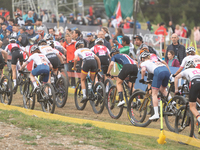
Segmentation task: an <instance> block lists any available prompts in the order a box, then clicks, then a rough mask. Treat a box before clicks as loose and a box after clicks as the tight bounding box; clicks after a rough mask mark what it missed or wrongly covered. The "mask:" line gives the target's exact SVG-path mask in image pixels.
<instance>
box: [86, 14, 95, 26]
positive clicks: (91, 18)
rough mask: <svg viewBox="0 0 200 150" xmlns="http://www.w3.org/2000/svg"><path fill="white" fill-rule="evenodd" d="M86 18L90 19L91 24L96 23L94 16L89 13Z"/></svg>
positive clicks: (89, 23)
mask: <svg viewBox="0 0 200 150" xmlns="http://www.w3.org/2000/svg"><path fill="white" fill-rule="evenodd" d="M86 19H87V20H88V25H89V26H91V25H94V17H93V16H90V15H87V16H86Z"/></svg>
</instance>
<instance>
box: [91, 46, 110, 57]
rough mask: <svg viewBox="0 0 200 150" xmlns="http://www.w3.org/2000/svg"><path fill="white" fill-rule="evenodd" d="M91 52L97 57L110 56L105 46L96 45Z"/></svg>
mask: <svg viewBox="0 0 200 150" xmlns="http://www.w3.org/2000/svg"><path fill="white" fill-rule="evenodd" d="M90 50H91V51H92V52H94V53H95V54H96V55H97V56H108V54H110V51H109V49H108V48H107V47H106V46H104V45H95V46H94V47H92V48H91V49H90Z"/></svg>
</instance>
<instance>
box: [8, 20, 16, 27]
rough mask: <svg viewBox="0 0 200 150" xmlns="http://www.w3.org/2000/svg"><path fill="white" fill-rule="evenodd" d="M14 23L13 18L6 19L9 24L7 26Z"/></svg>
mask: <svg viewBox="0 0 200 150" xmlns="http://www.w3.org/2000/svg"><path fill="white" fill-rule="evenodd" d="M14 23H15V20H14V19H13V18H10V19H9V20H8V25H9V26H13V25H14Z"/></svg>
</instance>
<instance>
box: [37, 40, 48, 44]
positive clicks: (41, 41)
mask: <svg viewBox="0 0 200 150" xmlns="http://www.w3.org/2000/svg"><path fill="white" fill-rule="evenodd" d="M43 42H45V43H46V44H47V41H46V40H44V39H42V40H39V42H38V46H39V45H40V44H41V43H43Z"/></svg>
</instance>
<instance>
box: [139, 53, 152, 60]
mask: <svg viewBox="0 0 200 150" xmlns="http://www.w3.org/2000/svg"><path fill="white" fill-rule="evenodd" d="M149 55H151V54H150V53H149V52H147V51H144V52H143V53H142V54H140V60H141V58H145V57H147V56H149Z"/></svg>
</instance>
